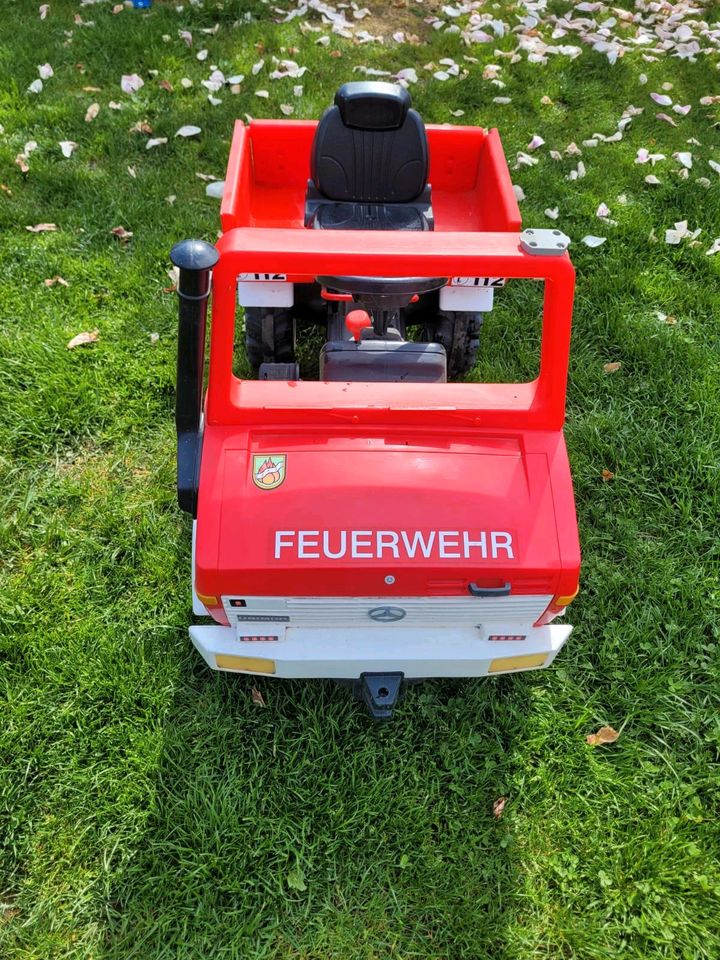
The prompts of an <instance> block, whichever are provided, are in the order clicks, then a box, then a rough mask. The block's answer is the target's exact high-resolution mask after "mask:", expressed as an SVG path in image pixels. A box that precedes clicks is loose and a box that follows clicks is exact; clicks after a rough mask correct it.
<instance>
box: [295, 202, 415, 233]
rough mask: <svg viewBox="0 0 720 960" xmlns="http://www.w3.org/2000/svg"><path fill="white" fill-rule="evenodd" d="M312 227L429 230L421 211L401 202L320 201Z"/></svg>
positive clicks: (329, 228) (322, 228) (319, 228)
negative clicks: (321, 202)
mask: <svg viewBox="0 0 720 960" xmlns="http://www.w3.org/2000/svg"><path fill="white" fill-rule="evenodd" d="M312 225H313V227H314V228H315V229H316V230H429V229H430V226H429V224H428V223H427V221H426V220H425V218H424V217H423V215H422V213H421V212H420V211H419V210H418V209H417V207H413V206H404V205H402V204H392V205H390V204H367V203H323V204H321V205H320V206H319V207H318V209H317V212H316V214H315V217H314V219H313V224H312Z"/></svg>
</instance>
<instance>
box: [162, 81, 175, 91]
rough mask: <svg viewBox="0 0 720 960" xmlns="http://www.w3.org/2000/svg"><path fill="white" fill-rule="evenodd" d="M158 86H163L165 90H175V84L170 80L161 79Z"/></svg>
mask: <svg viewBox="0 0 720 960" xmlns="http://www.w3.org/2000/svg"><path fill="white" fill-rule="evenodd" d="M158 86H160V87H162V89H163V90H167V92H168V93H172V92H173V86H172V84H171V83H170V81H169V80H161V81H160V83H159V84H158Z"/></svg>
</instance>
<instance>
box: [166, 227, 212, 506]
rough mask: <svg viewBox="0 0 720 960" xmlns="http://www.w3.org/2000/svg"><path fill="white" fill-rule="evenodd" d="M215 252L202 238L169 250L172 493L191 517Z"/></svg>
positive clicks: (196, 473)
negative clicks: (174, 330) (173, 272)
mask: <svg viewBox="0 0 720 960" xmlns="http://www.w3.org/2000/svg"><path fill="white" fill-rule="evenodd" d="M219 257H220V254H219V253H218V252H217V250H216V249H215V247H213V246H212V245H211V244H209V243H205V241H204V240H183V241H182V242H181V243H176V244H175V246H174V247H173V248H172V250H171V251H170V260H171V261H172V263H173V265H174V266H176V267H177V268H178V271H179V279H178V289H177V292H178V297H179V317H178V353H177V391H176V399H175V428H176V430H177V494H178V503H179V504H180V507H181V509H182V510H185V511H186V512H187V513H189V514H191V515H192V516H193V517H195V516H197V492H198V479H199V474H200V447H201V444H202V439H201V436H200V417H201V414H202V396H203V368H204V366H205V323H206V320H207V301H208V297H209V296H210V271H211V270H212V268H213V267H214V266H215V264H216V263H217V262H218V259H219Z"/></svg>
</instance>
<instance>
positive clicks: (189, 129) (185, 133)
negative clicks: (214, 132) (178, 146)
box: [175, 124, 202, 137]
mask: <svg viewBox="0 0 720 960" xmlns="http://www.w3.org/2000/svg"><path fill="white" fill-rule="evenodd" d="M199 133H202V129H201V128H200V127H194V126H193V125H192V124H186V125H185V126H184V127H180V129H179V130H178V131H177V133H176V134H175V136H176V137H196V136H197V135H198V134H199Z"/></svg>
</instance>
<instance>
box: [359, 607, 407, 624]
mask: <svg viewBox="0 0 720 960" xmlns="http://www.w3.org/2000/svg"><path fill="white" fill-rule="evenodd" d="M405 613H406V611H405V610H403V608H402V607H373V608H372V610H368V616H369V617H370V619H371V620H375V621H376V622H377V623H395V621H396V620H402V619H403V617H404V616H405Z"/></svg>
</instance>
